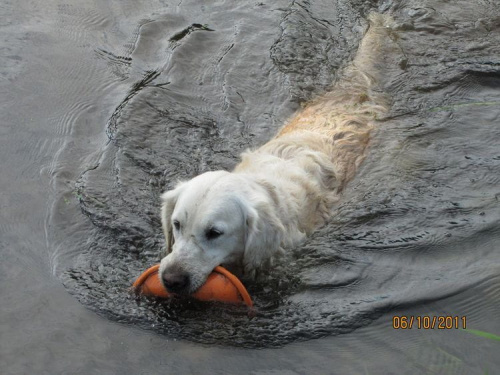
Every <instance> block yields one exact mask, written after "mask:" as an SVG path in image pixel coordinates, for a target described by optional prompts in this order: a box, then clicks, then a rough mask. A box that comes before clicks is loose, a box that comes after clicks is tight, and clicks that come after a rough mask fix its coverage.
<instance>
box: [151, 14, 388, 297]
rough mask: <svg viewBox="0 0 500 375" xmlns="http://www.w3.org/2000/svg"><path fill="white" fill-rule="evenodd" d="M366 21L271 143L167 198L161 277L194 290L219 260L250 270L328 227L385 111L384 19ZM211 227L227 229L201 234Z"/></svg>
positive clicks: (179, 187)
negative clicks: (345, 60) (323, 83)
mask: <svg viewBox="0 0 500 375" xmlns="http://www.w3.org/2000/svg"><path fill="white" fill-rule="evenodd" d="M370 21H371V25H370V27H369V29H368V31H367V33H366V34H365V36H364V38H363V40H362V42H361V44H360V47H359V50H358V53H357V55H356V57H355V59H354V60H353V62H352V63H351V64H349V65H348V66H347V67H346V68H345V69H344V71H343V74H342V79H341V80H339V82H338V83H336V84H335V85H334V86H333V88H332V91H331V92H329V93H328V94H326V95H324V96H322V97H320V98H318V99H316V100H314V101H313V102H311V103H309V104H308V105H307V106H306V107H305V108H304V109H303V110H302V111H301V112H299V113H298V114H297V115H296V116H295V117H294V118H292V119H291V120H290V121H289V122H288V124H287V125H285V127H284V128H283V129H282V130H281V131H280V132H279V134H278V135H277V136H276V137H275V138H273V139H272V140H271V141H269V142H268V143H266V144H265V145H263V146H262V147H260V148H258V149H257V150H254V151H248V152H245V153H244V154H243V155H242V161H241V163H240V164H238V166H237V167H236V168H235V170H234V171H233V172H226V171H216V172H207V173H204V174H202V175H199V176H197V177H195V178H193V179H192V180H189V181H187V182H181V183H179V184H178V185H177V187H176V188H175V189H174V190H171V191H168V192H166V193H164V194H163V196H162V199H163V206H162V212H161V219H162V225H163V231H164V234H165V238H166V244H167V254H168V255H167V256H166V257H164V258H163V259H162V261H161V267H160V274H162V273H164V272H165V273H169V272H184V273H187V274H189V276H190V279H191V291H194V290H195V289H197V288H198V287H199V286H201V285H202V284H203V283H204V281H205V280H206V277H207V276H208V275H209V274H210V272H211V271H212V270H213V268H214V267H216V266H218V265H224V266H227V267H229V268H230V269H232V267H237V268H239V267H241V269H243V270H244V272H245V273H249V274H251V275H253V274H255V271H256V270H259V269H260V268H262V267H266V266H267V265H268V264H269V262H270V261H271V260H272V259H273V257H275V256H276V255H278V254H279V253H280V252H282V251H284V250H285V249H287V248H290V247H292V246H296V245H297V244H298V243H300V241H301V240H302V239H303V238H304V237H305V236H306V235H308V234H310V233H311V232H312V231H314V230H315V229H316V228H318V227H319V226H321V225H323V224H324V223H325V221H326V220H327V219H328V217H329V216H330V214H331V210H332V208H333V207H334V204H335V202H336V201H337V200H338V199H339V194H340V192H341V190H342V189H343V187H344V185H345V183H346V182H347V181H348V180H349V179H350V178H352V176H353V175H354V174H355V172H356V169H357V168H358V166H359V164H360V163H361V162H362V160H363V159H364V157H365V152H366V147H367V144H368V141H369V135H370V131H371V130H372V128H373V124H374V119H375V118H376V116H378V115H379V114H381V113H383V112H384V111H385V110H386V104H385V99H384V96H383V95H382V94H381V93H379V92H377V90H376V83H377V79H378V76H377V71H378V70H377V63H378V59H379V58H380V56H381V49H382V48H381V47H382V46H383V45H384V41H385V40H386V39H388V38H389V36H388V35H389V33H390V28H389V27H388V24H389V23H390V19H389V18H388V17H386V16H381V15H372V16H371V18H370ZM174 220H178V221H179V222H180V224H181V228H180V230H176V229H175V228H174V227H173V224H172V223H173V221H174ZM212 227H215V228H217V230H220V231H222V232H223V233H224V234H223V235H221V236H220V237H218V238H215V239H212V240H209V239H207V238H206V232H207V230H209V229H210V228H212Z"/></svg>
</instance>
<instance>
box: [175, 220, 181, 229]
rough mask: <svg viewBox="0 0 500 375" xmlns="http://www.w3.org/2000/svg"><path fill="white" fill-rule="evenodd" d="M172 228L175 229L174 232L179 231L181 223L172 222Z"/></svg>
mask: <svg viewBox="0 0 500 375" xmlns="http://www.w3.org/2000/svg"><path fill="white" fill-rule="evenodd" d="M174 228H175V229H176V230H179V229H180V228H181V223H179V221H178V220H174Z"/></svg>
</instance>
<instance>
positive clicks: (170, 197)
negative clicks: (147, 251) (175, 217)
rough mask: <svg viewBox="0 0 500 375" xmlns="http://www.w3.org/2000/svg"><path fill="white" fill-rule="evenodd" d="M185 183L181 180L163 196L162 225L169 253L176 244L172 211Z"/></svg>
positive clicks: (167, 252)
mask: <svg viewBox="0 0 500 375" xmlns="http://www.w3.org/2000/svg"><path fill="white" fill-rule="evenodd" d="M184 185H185V183H184V182H180V183H178V184H177V186H176V187H175V189H173V190H169V191H167V192H165V193H163V194H162V196H161V200H162V206H161V226H162V228H163V233H164V234H165V245H166V254H169V253H170V252H171V251H172V246H173V245H174V234H173V232H172V213H173V212H174V208H175V204H176V203H177V199H178V198H179V195H180V193H181V191H182V190H183V189H184Z"/></svg>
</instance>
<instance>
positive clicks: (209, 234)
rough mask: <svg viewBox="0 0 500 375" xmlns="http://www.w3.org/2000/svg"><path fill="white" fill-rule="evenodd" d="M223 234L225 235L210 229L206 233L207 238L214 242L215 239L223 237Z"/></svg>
mask: <svg viewBox="0 0 500 375" xmlns="http://www.w3.org/2000/svg"><path fill="white" fill-rule="evenodd" d="M223 234H224V232H221V231H220V230H218V229H215V228H210V229H209V230H207V232H206V233H205V235H206V236H207V239H209V240H213V239H215V238H217V237H220V236H222V235H223Z"/></svg>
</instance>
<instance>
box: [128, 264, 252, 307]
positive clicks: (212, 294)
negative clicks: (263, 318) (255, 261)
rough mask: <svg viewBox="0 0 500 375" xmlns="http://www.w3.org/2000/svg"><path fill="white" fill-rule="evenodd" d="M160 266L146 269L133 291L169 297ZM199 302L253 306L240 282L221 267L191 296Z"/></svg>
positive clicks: (146, 294) (216, 268)
mask: <svg viewBox="0 0 500 375" xmlns="http://www.w3.org/2000/svg"><path fill="white" fill-rule="evenodd" d="M159 269H160V265H159V264H157V265H154V266H153V267H150V268H148V269H147V270H146V271H144V272H143V273H142V275H140V276H139V277H138V278H137V280H136V281H135V282H134V284H133V288H134V290H135V291H136V292H137V293H139V294H142V295H145V296H155V297H162V298H167V297H170V296H171V293H169V292H168V291H167V290H166V289H165V287H164V286H163V284H162V283H161V281H160V276H159V275H158V270H159ZM191 296H192V297H193V298H196V299H198V300H200V301H220V302H226V303H245V304H246V305H247V306H248V307H252V306H253V302H252V299H251V298H250V295H249V294H248V292H247V290H246V289H245V287H244V286H243V284H242V283H241V281H240V280H239V279H238V278H237V277H236V276H234V275H233V274H232V273H231V272H229V271H228V270H226V269H225V268H223V267H221V266H217V267H215V269H214V270H213V271H212V273H211V274H210V275H209V276H208V278H207V281H206V282H205V284H203V285H202V286H201V287H200V288H199V289H198V290H197V291H196V292H194V293H193V294H192V295H191Z"/></svg>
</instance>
